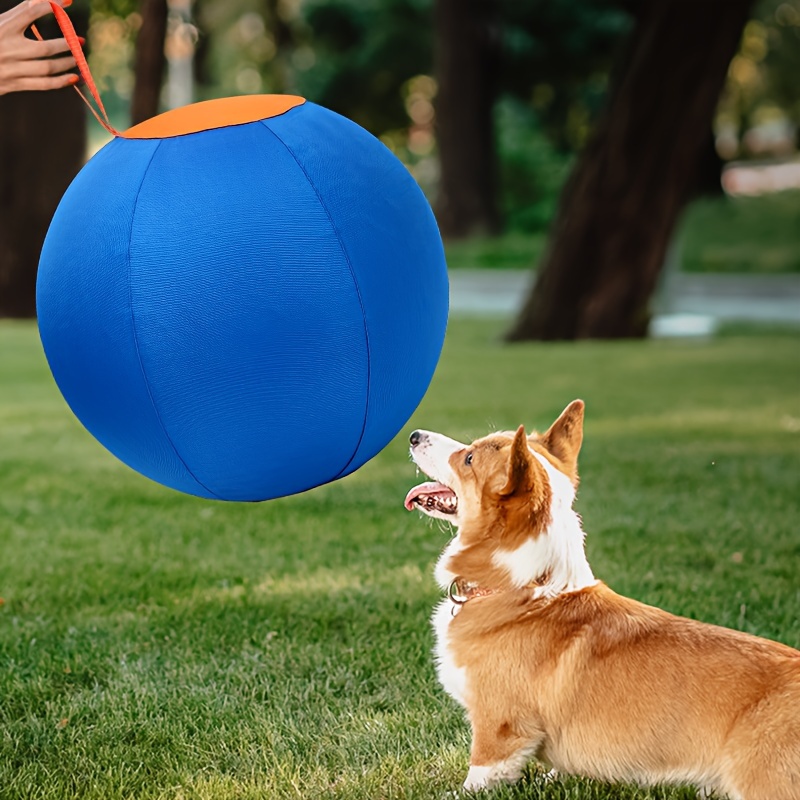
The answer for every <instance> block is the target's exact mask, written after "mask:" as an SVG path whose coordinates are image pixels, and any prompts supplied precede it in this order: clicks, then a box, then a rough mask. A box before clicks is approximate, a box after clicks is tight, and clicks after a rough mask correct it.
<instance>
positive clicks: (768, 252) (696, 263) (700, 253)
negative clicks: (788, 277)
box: [681, 191, 800, 275]
mask: <svg viewBox="0 0 800 800" xmlns="http://www.w3.org/2000/svg"><path fill="white" fill-rule="evenodd" d="M681 261H682V264H683V270H684V271H685V272H744V273H760V274H764V275H771V274H777V273H798V272H800V191H785V192H776V193H775V194H765V195H762V196H760V197H715V198H707V199H702V200H696V201H695V202H694V203H692V205H691V206H689V208H688V209H687V212H686V215H685V217H684V220H683V225H682V237H681Z"/></svg>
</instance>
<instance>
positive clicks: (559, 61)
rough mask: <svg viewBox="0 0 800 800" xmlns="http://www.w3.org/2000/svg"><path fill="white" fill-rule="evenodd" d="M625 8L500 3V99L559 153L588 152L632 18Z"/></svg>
mask: <svg viewBox="0 0 800 800" xmlns="http://www.w3.org/2000/svg"><path fill="white" fill-rule="evenodd" d="M629 6H630V2H627V1H626V0H501V4H500V11H501V14H500V17H501V24H502V40H503V51H502V59H501V62H500V75H499V83H500V86H501V88H502V91H503V92H504V93H506V94H508V95H510V96H512V97H515V98H517V99H519V100H520V101H522V102H523V103H525V104H527V105H528V107H529V108H530V109H531V110H532V111H533V112H535V114H536V117H537V119H538V122H539V126H540V127H541V129H542V130H543V132H544V133H545V134H547V136H548V137H549V139H550V140H551V142H552V143H553V145H554V146H555V147H556V148H557V149H558V150H560V151H562V152H575V151H577V150H580V149H581V148H582V147H583V146H584V145H585V144H586V140H587V137H588V135H589V130H590V129H591V125H592V123H593V122H594V120H595V119H596V118H597V116H598V114H599V113H600V111H601V110H602V108H603V104H604V102H605V99H606V92H607V88H608V76H609V73H610V71H611V67H612V64H613V61H614V57H615V55H616V53H617V51H618V49H619V45H620V43H621V42H622V41H623V39H624V37H625V35H626V34H627V33H628V32H629V31H630V29H631V25H632V17H631V14H630V13H629V11H628V7H629Z"/></svg>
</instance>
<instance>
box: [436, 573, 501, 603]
mask: <svg viewBox="0 0 800 800" xmlns="http://www.w3.org/2000/svg"><path fill="white" fill-rule="evenodd" d="M500 591H502V590H501V589H487V588H486V587H484V586H479V585H478V584H477V583H473V582H472V581H465V580H464V579H463V578H456V579H455V580H454V581H453V582H452V583H451V584H450V586H449V587H448V589H447V596H448V597H449V598H450V602H451V603H453V605H456V606H463V605H464V603H466V602H467V601H468V600H473V599H475V598H476V597H488V596H489V595H491V594H499V592H500Z"/></svg>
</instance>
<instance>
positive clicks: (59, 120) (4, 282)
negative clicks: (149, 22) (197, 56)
mask: <svg viewBox="0 0 800 800" xmlns="http://www.w3.org/2000/svg"><path fill="white" fill-rule="evenodd" d="M17 2H18V0H0V12H3V11H7V10H8V9H9V8H11V7H12V6H14V5H16V4H17ZM70 16H71V17H72V20H73V22H74V24H75V28H76V30H77V31H78V33H79V34H81V35H84V36H85V35H86V30H87V27H88V16H89V15H88V6H87V5H86V4H84V3H80V2H76V3H75V5H74V6H73V7H72V9H71V11H70ZM37 28H38V29H39V31H40V32H41V33H42V35H43V36H44V37H45V38H46V39H51V38H56V37H59V36H61V33H60V31H59V30H58V26H57V25H56V23H55V20H54V19H53V18H52V17H46V18H44V19H42V20H40V21H39V22H38V23H37ZM85 152H86V114H85V107H84V105H83V103H82V102H81V101H80V99H79V98H78V97H76V96H75V92H74V91H73V90H72V89H71V88H69V89H59V90H57V91H51V92H21V93H18V94H8V95H3V96H2V97H0V317H33V316H35V315H36V270H37V267H38V264H39V253H40V251H41V248H42V243H43V242H44V237H45V234H46V233H47V228H48V226H49V225H50V220H51V218H52V216H53V214H54V213H55V210H56V206H57V205H58V202H59V200H60V199H61V196H62V194H63V193H64V191H65V190H66V188H67V186H68V185H69V183H70V181H71V180H72V179H73V178H74V177H75V175H76V174H77V172H78V170H80V168H81V166H82V165H83V160H84V156H85ZM76 233H77V232H76Z"/></svg>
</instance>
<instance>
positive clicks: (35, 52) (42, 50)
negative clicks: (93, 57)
mask: <svg viewBox="0 0 800 800" xmlns="http://www.w3.org/2000/svg"><path fill="white" fill-rule="evenodd" d="M78 41H79V42H80V44H81V46H83V45H84V44H86V39H84V38H83V37H82V36H79V37H78ZM69 49H70V48H69V45H68V44H67V40H66V39H45V40H44V41H43V42H34V41H31V40H30V39H26V40H25V53H24V58H26V59H34V58H49V57H50V56H57V55H58V54H59V53H67V52H69Z"/></svg>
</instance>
